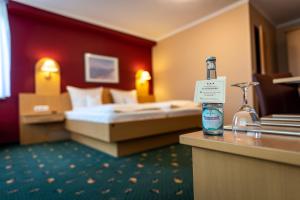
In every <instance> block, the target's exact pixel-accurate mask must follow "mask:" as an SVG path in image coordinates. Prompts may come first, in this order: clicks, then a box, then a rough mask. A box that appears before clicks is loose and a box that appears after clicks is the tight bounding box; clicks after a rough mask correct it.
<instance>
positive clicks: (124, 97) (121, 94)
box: [110, 89, 138, 104]
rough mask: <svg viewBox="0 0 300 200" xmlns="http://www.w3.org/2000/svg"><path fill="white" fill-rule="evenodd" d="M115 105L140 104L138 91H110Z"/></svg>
mask: <svg viewBox="0 0 300 200" xmlns="http://www.w3.org/2000/svg"><path fill="white" fill-rule="evenodd" d="M110 92H111V95H112V97H113V100H114V103H118V104H134V103H138V101H137V94H136V90H130V91H122V90H115V89H111V90H110Z"/></svg>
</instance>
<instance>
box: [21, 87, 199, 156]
mask: <svg viewBox="0 0 300 200" xmlns="http://www.w3.org/2000/svg"><path fill="white" fill-rule="evenodd" d="M102 102H103V103H104V104H105V103H112V102H113V101H112V97H111V94H110V91H109V89H108V88H104V89H103V93H102ZM35 105H49V106H50V109H51V111H52V112H53V111H55V114H51V117H52V118H53V117H55V116H56V115H58V117H60V118H59V122H60V124H61V127H59V128H56V126H55V129H54V128H53V127H52V125H53V123H49V125H48V126H49V127H50V125H51V127H52V128H49V127H48V126H47V127H46V126H45V120H44V118H45V117H42V118H41V116H38V119H39V122H40V121H41V120H42V121H41V123H42V124H26V123H25V122H26V120H24V119H25V118H24V116H26V117H27V118H28V116H27V115H30V119H31V118H32V117H31V116H32V115H33V116H36V115H37V113H34V112H33V107H34V106H35ZM67 110H72V106H71V101H70V97H69V95H68V94H67V93H63V94H60V95H55V96H45V95H35V94H20V123H21V124H20V125H21V126H20V127H21V128H20V132H21V133H20V136H21V143H22V144H29V143H32V140H33V138H36V140H35V142H42V141H55V140H60V139H63V138H65V139H67V138H69V137H71V139H73V140H75V141H77V142H79V143H81V144H84V145H87V146H89V147H92V148H95V149H98V150H100V151H103V152H105V153H108V154H110V155H112V156H116V157H118V156H126V155H129V154H133V153H137V152H141V151H144V150H148V149H152V148H157V147H161V146H164V145H168V144H172V143H176V142H178V141H179V137H178V136H179V135H180V134H182V133H184V132H186V131H187V130H195V129H197V130H199V129H200V127H201V117H200V115H192V116H181V117H169V118H161V119H151V120H142V121H131V122H118V123H111V124H105V123H96V122H87V121H79V120H68V119H66V120H65V121H64V111H67ZM27 118H26V119H27ZM48 118H49V117H48V115H47V116H46V121H49V119H48ZM52 118H51V119H52ZM27 121H28V120H27ZM46 129H47V130H46ZM48 129H49V130H48ZM65 129H67V131H65ZM48 132H49V133H48ZM62 132H64V134H63V135H62ZM69 132H70V133H69ZM37 136H39V137H37ZM62 136H64V137H63V138H62ZM22 138H23V139H22ZM22 141H23V142H22Z"/></svg>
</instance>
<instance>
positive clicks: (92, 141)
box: [66, 115, 201, 157]
mask: <svg viewBox="0 0 300 200" xmlns="http://www.w3.org/2000/svg"><path fill="white" fill-rule="evenodd" d="M200 127H201V118H200V115H191V116H183V117H172V118H162V119H152V120H143V121H132V122H120V123H112V124H104V123H97V122H86V121H77V120H66V129H67V130H69V131H70V132H71V138H72V139H73V140H75V141H77V142H79V143H82V144H85V145H87V146H90V147H92V148H95V149H98V150H100V151H103V152H105V153H108V154H110V155H112V156H115V157H119V156H126V155H129V154H132V153H137V152H141V151H144V150H148V149H153V148H157V147H161V146H165V145H168V144H173V143H177V142H178V141H179V135H180V134H183V133H185V132H186V131H187V130H189V131H190V130H199V129H200Z"/></svg>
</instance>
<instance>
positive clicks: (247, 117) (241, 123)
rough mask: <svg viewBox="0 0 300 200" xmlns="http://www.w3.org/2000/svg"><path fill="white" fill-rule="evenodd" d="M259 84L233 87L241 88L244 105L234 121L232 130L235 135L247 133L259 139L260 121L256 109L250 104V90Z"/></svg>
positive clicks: (239, 84)
mask: <svg viewBox="0 0 300 200" xmlns="http://www.w3.org/2000/svg"><path fill="white" fill-rule="evenodd" d="M258 84H259V83H258V82H244V83H236V84H233V85H231V86H234V87H239V88H241V89H242V91H243V105H242V106H241V107H240V109H239V110H238V111H237V112H236V113H235V114H234V117H233V121H232V130H233V132H234V133H237V132H238V131H245V132H247V133H248V134H252V135H253V134H254V136H255V137H259V134H260V129H261V123H260V119H259V117H258V115H257V113H256V111H255V110H254V108H252V107H251V106H250V105H249V104H248V89H249V87H251V86H256V85H258Z"/></svg>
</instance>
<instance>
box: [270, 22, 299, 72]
mask: <svg viewBox="0 0 300 200" xmlns="http://www.w3.org/2000/svg"><path fill="white" fill-rule="evenodd" d="M298 29H300V22H299V21H298V22H294V23H287V24H285V25H284V26H282V27H279V28H278V29H277V33H276V46H277V62H278V69H279V71H280V72H289V71H290V70H289V64H288V48H287V46H288V44H287V34H288V33H289V32H293V31H295V30H298Z"/></svg>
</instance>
